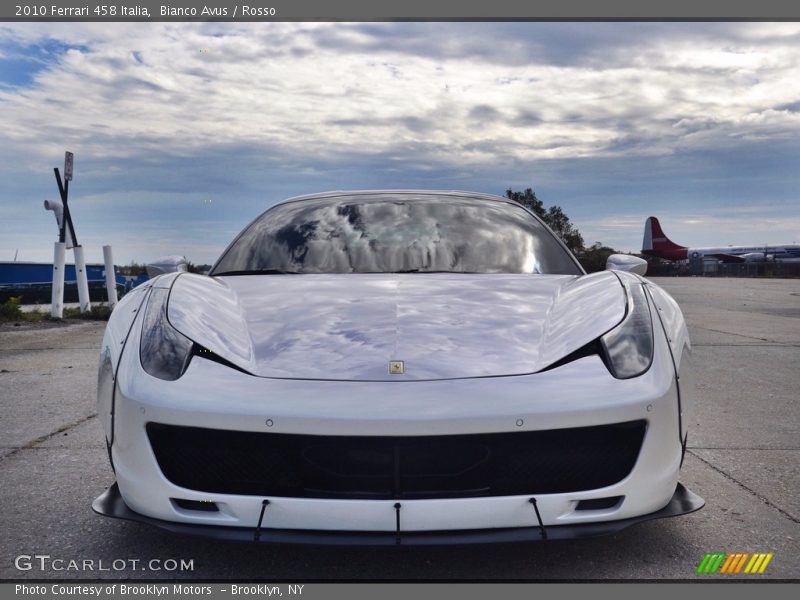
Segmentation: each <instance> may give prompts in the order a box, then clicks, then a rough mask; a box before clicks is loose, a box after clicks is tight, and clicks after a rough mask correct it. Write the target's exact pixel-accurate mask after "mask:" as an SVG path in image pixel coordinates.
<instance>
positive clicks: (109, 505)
mask: <svg viewBox="0 0 800 600" xmlns="http://www.w3.org/2000/svg"><path fill="white" fill-rule="evenodd" d="M704 505H705V501H704V500H703V499H702V498H701V497H700V496H698V495H697V494H694V493H693V492H691V491H690V490H689V489H687V488H686V487H684V486H683V484H681V483H679V484H678V485H677V487H676V488H675V493H674V494H672V498H670V500H669V502H668V503H667V505H666V506H665V507H664V508H662V509H660V510H657V511H655V512H652V513H649V514H646V515H641V516H638V517H632V518H628V519H622V520H618V521H605V522H600V523H578V524H571V525H554V526H547V527H539V526H538V525H537V526H532V527H505V528H497V529H470V530H456V531H408V532H405V531H403V530H402V529H400V530H399V531H395V532H385V531H327V530H318V531H313V530H305V529H271V528H269V526H268V519H265V524H262V527H261V528H256V527H253V528H244V527H225V526H218V525H203V524H192V523H177V522H174V521H164V520H162V519H154V518H152V517H146V516H144V515H140V514H139V513H137V512H134V511H132V510H131V509H130V508H128V506H127V505H126V504H125V501H124V500H123V499H122V495H121V494H120V493H119V487H118V486H117V484H116V483H115V484H114V485H112V486H111V487H110V488H108V490H106V491H105V492H104V493H103V494H102V495H100V496H99V497H98V498H97V499H96V500H95V501H94V502H93V503H92V509H93V510H94V511H95V512H96V513H98V514H100V515H104V516H106V517H112V518H115V519H124V520H127V521H137V522H139V523H146V524H148V525H153V526H155V527H159V528H161V529H164V530H166V531H170V532H172V533H178V534H183V535H191V536H196V537H203V538H208V539H214V540H223V541H235V542H256V541H258V542H265V543H268V544H309V545H317V546H327V545H341V546H395V545H404V546H438V545H451V544H492V543H510V542H536V541H541V540H545V539H547V540H574V539H581V538H589V537H597V536H603V535H612V534H615V533H618V532H620V531H622V530H623V529H626V528H627V527H630V526H631V525H635V524H637V523H641V522H643V521H650V520H653V519H662V518H665V517H677V516H679V515H685V514H688V513H692V512H694V511H696V510H699V509H701V508H702V507H703V506H704ZM531 517H532V521H533V522H535V516H534V514H533V510H531Z"/></svg>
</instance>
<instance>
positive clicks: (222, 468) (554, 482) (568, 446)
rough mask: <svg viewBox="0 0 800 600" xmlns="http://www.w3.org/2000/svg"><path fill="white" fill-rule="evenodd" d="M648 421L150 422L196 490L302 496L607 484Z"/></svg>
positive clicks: (153, 435) (171, 466)
mask: <svg viewBox="0 0 800 600" xmlns="http://www.w3.org/2000/svg"><path fill="white" fill-rule="evenodd" d="M645 429H646V423H645V421H630V422H627V423H617V424H613V425H600V426H596V427H578V428H572V429H552V430H547V431H523V432H516V433H488V434H471V435H442V436H418V437H417V436H413V437H412V436H407V437H390V436H375V437H372V436H317V435H295V434H275V433H255V432H243V431H228V430H220V429H204V428H198V427H179V426H174V425H163V424H159V423H148V425H147V434H148V436H149V438H150V444H151V445H152V447H153V451H154V453H155V456H156V460H157V461H158V465H159V467H160V468H161V471H162V472H163V473H164V476H165V477H166V478H167V479H169V480H170V481H171V482H172V483H174V484H175V485H178V486H181V487H184V488H188V489H191V490H197V491H203V492H213V493H220V494H244V495H252V496H287V497H295V498H354V499H355V498H361V499H395V498H466V497H474V496H510V495H518V494H531V495H533V494H556V493H564V492H576V491H580V490H591V489H596V488H601V487H605V486H608V485H611V484H614V483H616V482H618V481H620V480H622V479H623V478H624V477H625V476H627V475H628V473H630V472H631V470H632V469H633V466H634V464H635V462H636V458H637V456H638V455H639V449H640V448H641V445H642V440H643V438H644V432H645Z"/></svg>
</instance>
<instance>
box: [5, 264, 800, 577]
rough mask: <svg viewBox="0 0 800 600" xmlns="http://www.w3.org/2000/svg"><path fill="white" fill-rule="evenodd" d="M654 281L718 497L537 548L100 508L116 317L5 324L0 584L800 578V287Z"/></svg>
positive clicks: (694, 446)
mask: <svg viewBox="0 0 800 600" xmlns="http://www.w3.org/2000/svg"><path fill="white" fill-rule="evenodd" d="M654 281H656V282H657V283H658V284H660V285H662V286H663V287H664V288H665V289H666V290H667V291H669V292H670V293H671V294H672V295H673V296H674V297H675V298H676V299H677V300H678V302H679V303H680V305H681V307H682V308H683V311H684V314H685V315H686V319H687V322H688V323H689V331H690V335H691V338H692V342H693V346H694V360H695V366H696V371H697V388H698V397H697V399H696V402H695V405H694V407H693V408H692V410H691V413H690V423H691V429H690V434H689V451H688V452H687V456H686V460H685V462H684V466H683V471H682V474H681V480H682V481H683V482H684V483H685V484H686V485H687V486H688V487H689V488H690V489H692V490H693V491H695V492H696V493H698V494H700V495H701V496H703V497H704V498H705V499H706V507H705V508H704V509H703V510H701V511H699V512H697V513H694V514H692V515H688V516H684V517H678V518H674V519H666V520H659V521H652V522H648V523H643V524H639V525H636V526H633V527H631V528H629V529H627V530H626V531H624V532H622V533H620V534H617V535H614V536H610V537H604V538H595V539H589V540H577V541H552V542H546V543H532V544H524V545H520V544H515V545H511V544H509V545H499V546H473V547H469V546H459V547H446V548H410V547H409V548H403V547H400V548H386V549H379V550H375V549H357V548H309V547H300V546H297V547H292V546H280V547H279V546H272V547H270V546H264V545H254V544H235V543H220V542H213V541H206V540H198V539H195V538H187V537H181V536H177V535H173V534H169V533H166V532H163V531H161V530H158V529H155V528H152V527H148V526H146V525H141V524H137V523H129V522H123V521H118V520H112V519H107V518H103V517H100V516H97V515H95V514H94V513H93V512H92V510H91V508H90V505H91V502H92V500H93V499H94V498H95V497H96V496H97V495H99V494H100V493H101V492H102V491H103V490H104V489H106V488H107V487H108V486H109V485H110V484H111V483H112V482H113V480H114V478H113V474H112V472H111V469H110V467H109V465H108V458H107V456H106V450H105V446H104V442H103V432H102V429H101V426H100V423H99V422H98V419H97V416H96V413H95V386H96V369H97V359H98V352H99V346H100V341H101V338H102V333H103V327H104V323H97V322H87V323H77V324H69V325H57V326H52V325H51V326H46V327H41V326H36V327H31V326H22V327H13V326H12V325H8V324H4V325H0V507H1V508H2V510H0V578H2V579H50V578H53V579H77V578H83V579H93V578H104V579H105V578H133V579H144V578H147V579H156V578H158V579H160V578H170V579H202V580H208V579H236V580H253V579H268V580H273V581H275V580H289V581H298V580H385V579H388V580H406V579H411V580H453V579H470V580H472V579H479V580H481V579H487V580H507V579H515V580H541V579H572V580H576V579H577V580H584V579H651V578H658V579H690V580H691V579H709V578H710V577H712V576H709V575H696V574H695V569H696V567H697V565H698V563H699V562H700V560H701V559H702V558H703V556H704V554H705V553H706V552H727V553H732V552H742V551H744V552H772V553H774V558H773V559H772V562H771V563H770V565H769V567H768V568H767V570H766V572H765V573H764V574H763V575H759V576H756V577H757V578H760V579H764V578H783V579H786V578H790V579H797V578H800V499H799V498H800V469H798V465H800V461H799V460H798V459H800V403H799V402H798V392H799V390H800V368H799V367H800V281H798V280H763V279H761V280H758V279H713V278H680V279H679V278H658V279H654ZM37 555H38V556H42V555H47V556H49V558H46V559H45V558H35V557H36V556H37ZM27 556H30V557H31V558H30V559H27V558H25V557H27ZM19 557H22V558H19ZM169 559H174V560H176V561H177V564H178V565H180V562H181V560H184V561H192V564H191V566H192V568H191V569H188V568H187V569H185V570H180V568H178V570H169V569H170V568H171V567H172V566H173V563H172V562H170V561H169ZM56 560H61V561H62V562H55V561H56ZM70 561H75V562H70ZM151 561H157V562H151ZM28 567H30V568H28ZM73 567H74V568H73ZM719 577H722V578H727V579H730V578H737V579H747V578H750V579H752V578H753V576H746V575H743V574H740V575H734V576H724V575H723V576H719Z"/></svg>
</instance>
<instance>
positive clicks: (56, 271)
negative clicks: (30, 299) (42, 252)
mask: <svg viewBox="0 0 800 600" xmlns="http://www.w3.org/2000/svg"><path fill="white" fill-rule="evenodd" d="M65 253H66V244H65V243H64V242H56V243H55V249H54V251H53V291H52V294H51V296H50V316H51V317H53V318H54V319H61V318H63V317H64V255H65Z"/></svg>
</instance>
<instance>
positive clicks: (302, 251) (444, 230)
mask: <svg viewBox="0 0 800 600" xmlns="http://www.w3.org/2000/svg"><path fill="white" fill-rule="evenodd" d="M424 272H448V273H548V274H555V273H558V274H568V275H580V274H581V270H580V267H579V266H578V264H577V262H576V261H575V259H574V258H573V257H572V256H571V254H570V253H569V251H568V250H566V249H565V248H564V247H563V246H562V245H561V244H560V243H559V242H558V241H557V240H556V238H555V237H554V236H553V234H552V233H550V232H549V231H548V230H547V229H546V228H545V227H544V226H543V225H542V224H541V223H540V222H539V221H538V220H537V219H536V218H534V217H533V216H532V215H531V214H530V213H528V212H527V211H525V210H524V209H523V208H522V207H520V206H516V205H514V204H512V203H510V202H501V201H496V200H490V199H485V198H471V197H467V196H450V195H436V194H423V193H376V194H354V195H343V196H335V197H325V198H311V199H307V200H297V201H292V202H287V203H285V204H279V205H277V206H275V207H273V208H271V209H270V210H268V211H266V212H265V213H264V214H262V215H261V216H260V217H259V218H258V219H256V220H255V221H254V222H253V223H252V224H250V225H249V226H248V227H247V228H246V229H245V230H244V231H243V232H242V233H241V235H240V236H239V237H238V238H237V239H236V240H235V241H234V242H233V243H232V244H231V245H230V247H229V248H228V249H227V250H226V251H225V253H224V254H223V255H222V258H220V260H219V261H218V262H217V264H216V265H215V267H214V269H213V270H212V272H211V275H237V274H242V275H243V274H257V273H264V274H270V273H424Z"/></svg>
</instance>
